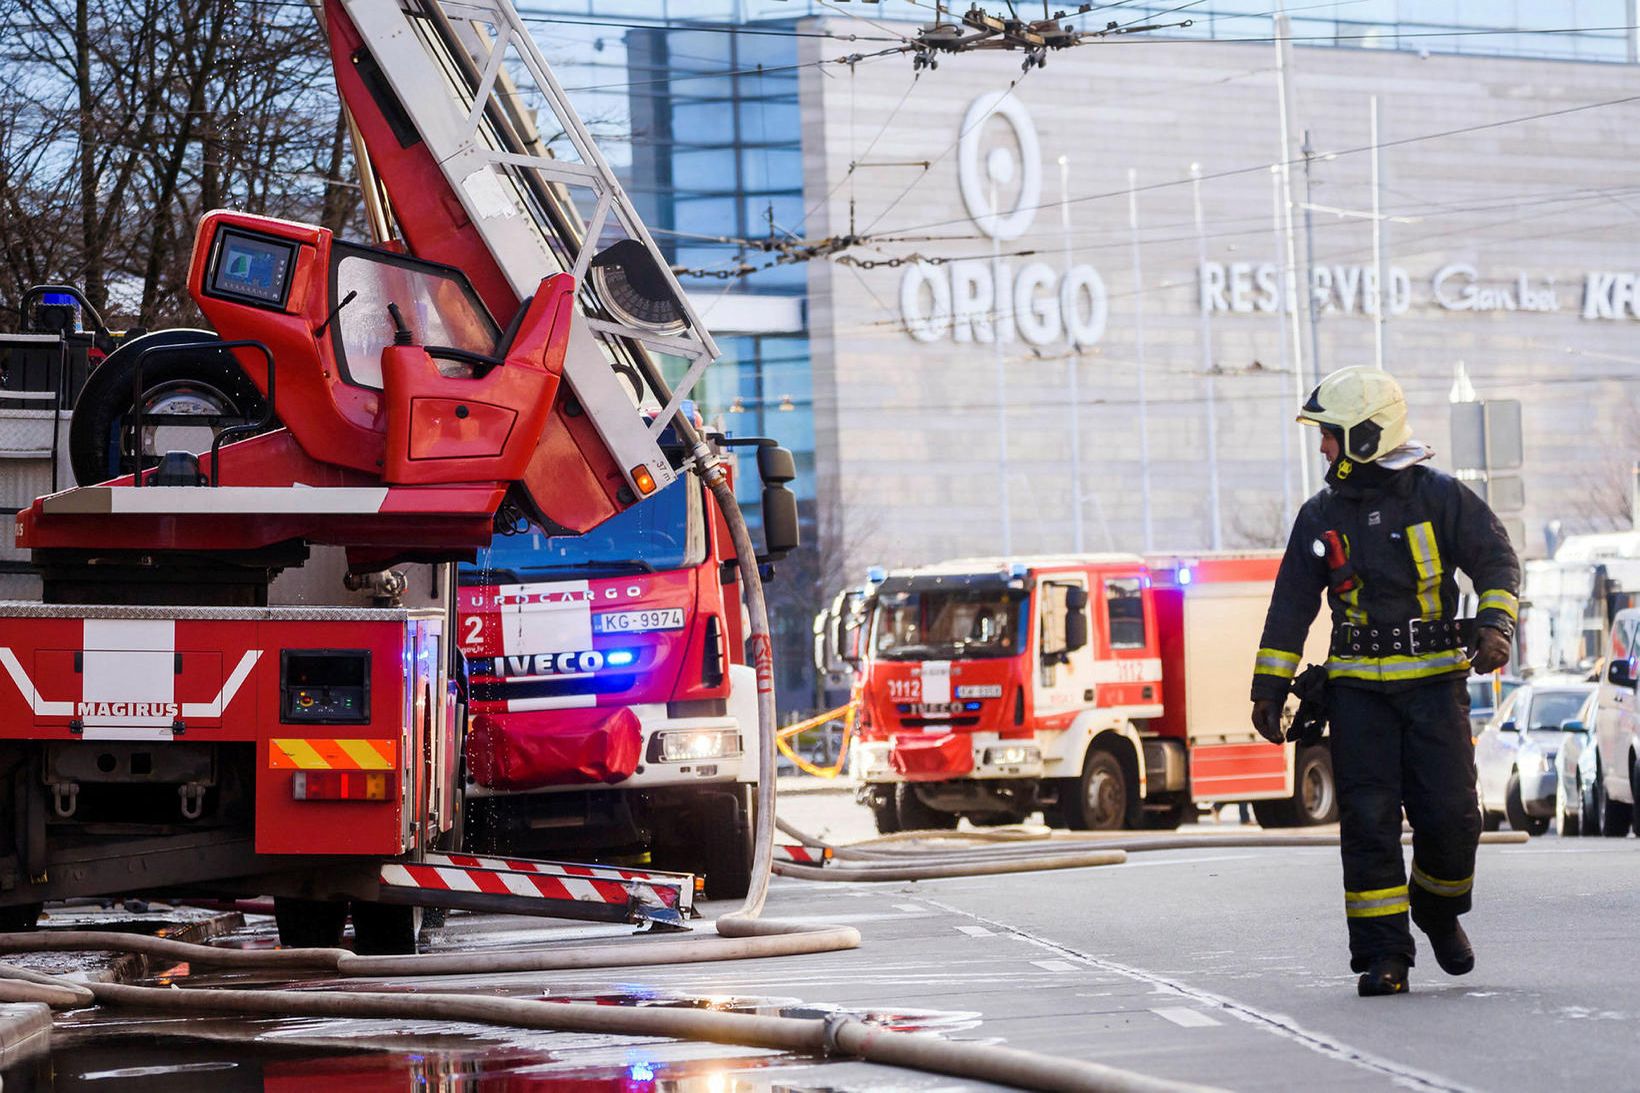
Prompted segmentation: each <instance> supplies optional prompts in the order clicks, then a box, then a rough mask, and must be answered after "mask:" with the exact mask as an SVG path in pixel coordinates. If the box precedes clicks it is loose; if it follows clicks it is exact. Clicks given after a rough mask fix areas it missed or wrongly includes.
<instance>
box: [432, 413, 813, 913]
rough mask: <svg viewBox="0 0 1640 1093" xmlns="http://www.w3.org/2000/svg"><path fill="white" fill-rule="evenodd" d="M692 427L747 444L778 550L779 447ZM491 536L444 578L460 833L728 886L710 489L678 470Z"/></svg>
mask: <svg viewBox="0 0 1640 1093" xmlns="http://www.w3.org/2000/svg"><path fill="white" fill-rule="evenodd" d="M708 435H709V436H710V438H711V441H712V443H713V444H714V445H716V446H720V447H722V446H728V447H729V449H730V450H735V449H741V448H746V447H750V448H752V449H753V450H755V452H756V466H757V469H758V472H759V477H760V478H761V479H762V482H763V493H762V523H763V533H764V540H765V552H764V553H762V554H760V555H759V556H758V561H759V562H760V563H769V562H772V561H774V560H775V559H778V558H780V557H783V556H784V555H785V554H786V553H787V552H788V551H790V550H791V549H793V548H794V547H795V546H796V545H797V526H798V525H797V504H796V499H795V497H794V496H793V495H792V493H791V491H790V490H789V489H787V488H786V486H785V483H786V482H787V481H789V480H790V479H791V478H792V477H793V476H794V473H795V471H794V468H793V463H792V457H791V453H790V452H788V451H787V450H786V449H784V448H781V447H778V446H777V445H775V443H774V442H773V441H769V440H764V439H761V438H737V439H732V440H731V439H728V438H725V437H723V436H722V435H719V434H708ZM661 439H662V447H663V449H667V450H671V449H672V448H673V446H674V445H675V444H676V443H677V438H676V436H675V434H673V433H671V432H668V433H664V434H662V438H661ZM679 455H680V456H681V452H680V453H679ZM508 532H509V533H508V534H503V535H497V536H496V538H495V540H494V542H492V543H491V545H490V547H489V549H487V550H485V551H483V552H481V553H480V555H479V559H478V561H477V563H476V564H473V565H470V566H464V567H462V572H461V585H462V587H461V591H460V602H461V644H462V650H463V652H465V653H466V654H467V658H468V662H469V666H470V671H471V684H470V687H471V713H472V729H471V732H470V734H469V736H468V738H467V776H468V787H467V824H466V837H467V842H468V845H469V846H473V847H475V848H480V849H501V848H504V849H506V850H508V851H509V852H512V853H523V854H534V853H538V852H546V851H547V850H549V849H550V850H551V852H553V853H563V852H567V851H569V850H574V851H575V852H577V853H592V854H596V855H600V856H614V855H625V854H636V853H641V852H644V851H650V852H651V860H652V862H653V864H655V865H657V866H660V867H663V868H668V869H680V870H683V871H686V872H692V873H699V874H704V877H705V884H706V893H707V894H708V895H709V896H711V897H713V898H716V899H722V898H739V897H740V896H743V895H745V893H746V886H747V884H748V883H749V881H750V879H751V867H752V791H753V787H754V786H755V784H756V782H757V774H758V771H757V749H756V748H755V747H754V746H752V744H753V743H754V741H755V740H756V733H757V706H756V691H755V687H756V679H755V676H754V673H753V672H752V669H751V668H750V667H748V666H747V665H746V657H745V628H744V625H743V622H742V617H741V614H742V607H741V601H740V594H739V582H738V578H737V570H736V565H735V559H734V553H735V552H734V546H733V544H732V542H731V541H730V537H729V528H728V525H727V524H726V523H725V521H724V517H723V512H722V510H721V509H720V508H719V506H718V503H717V500H716V498H715V497H713V495H712V493H711V491H710V490H708V489H706V488H705V487H704V486H703V485H702V484H701V483H700V482H699V481H698V480H697V479H695V478H693V477H689V478H686V479H684V480H680V481H678V482H675V483H673V484H672V485H671V486H668V487H666V488H665V489H662V490H660V491H658V492H657V493H656V494H655V495H654V496H653V497H651V498H649V499H648V500H646V501H644V502H642V503H641V504H638V505H636V506H634V507H632V508H631V509H628V510H627V511H626V512H624V513H621V514H620V515H619V516H615V517H612V518H611V519H609V520H607V521H605V522H604V523H603V524H601V525H600V526H599V527H597V528H596V529H594V530H593V531H591V532H588V533H586V534H584V535H576V536H572V535H554V534H550V533H548V532H546V531H544V530H542V529H539V528H533V527H524V528H510V529H508Z"/></svg>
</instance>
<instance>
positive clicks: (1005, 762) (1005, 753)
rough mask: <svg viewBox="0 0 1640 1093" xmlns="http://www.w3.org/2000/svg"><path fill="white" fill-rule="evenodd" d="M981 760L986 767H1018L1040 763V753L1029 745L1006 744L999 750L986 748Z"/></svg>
mask: <svg viewBox="0 0 1640 1093" xmlns="http://www.w3.org/2000/svg"><path fill="white" fill-rule="evenodd" d="M981 758H982V760H983V762H984V764H985V765H986V766H988V767H1018V766H1024V765H1025V764H1027V763H1040V762H1041V761H1042V751H1041V749H1039V748H1036V747H1034V746H1032V745H1029V744H1007V745H1004V746H1003V747H999V748H986V749H985V753H984V755H983V756H982V757H981Z"/></svg>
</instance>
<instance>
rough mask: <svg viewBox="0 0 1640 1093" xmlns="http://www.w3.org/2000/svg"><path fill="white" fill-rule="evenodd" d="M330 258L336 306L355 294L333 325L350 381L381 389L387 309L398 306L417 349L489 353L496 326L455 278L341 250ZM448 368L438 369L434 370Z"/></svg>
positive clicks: (389, 322)
mask: <svg viewBox="0 0 1640 1093" xmlns="http://www.w3.org/2000/svg"><path fill="white" fill-rule="evenodd" d="M336 253H338V254H340V255H341V257H340V259H339V260H338V261H337V263H336V299H337V300H338V301H340V300H345V299H347V294H348V293H349V292H357V293H358V295H357V296H355V297H354V298H353V300H352V302H350V303H349V304H348V305H347V306H346V307H344V308H342V309H341V311H340V312H339V313H338V314H337V315H336V319H335V321H334V322H333V323H332V325H333V326H334V327H335V328H336V335H335V337H336V341H335V343H334V344H335V345H336V348H337V353H338V357H339V362H340V364H341V366H342V369H343V371H344V372H345V374H346V375H347V378H348V380H349V381H350V382H352V383H354V384H357V385H358V386H361V387H374V388H378V389H379V388H380V387H381V385H382V350H383V349H385V348H387V347H388V346H389V345H392V344H393V334H394V329H393V319H392V316H391V315H390V314H389V313H388V310H387V305H388V304H390V303H392V304H397V305H398V307H399V311H400V312H401V313H402V314H403V315H404V321H405V322H406V323H407V324H409V327H410V330H411V333H412V334H413V335H414V336H415V341H416V343H417V344H418V345H449V346H454V347H455V348H457V349H465V350H468V351H469V352H473V353H492V352H494V351H495V343H496V338H497V336H498V334H499V332H498V331H497V329H496V326H495V322H494V320H492V319H491V318H490V313H489V312H488V311H485V310H484V305H483V304H482V303H480V302H479V299H478V296H477V294H475V293H474V292H473V289H472V286H471V285H469V284H468V283H467V279H466V278H465V277H463V276H461V275H460V274H459V273H456V272H455V271H453V270H447V269H443V268H440V267H438V266H428V265H422V264H421V263H418V262H415V261H414V260H411V259H404V258H397V257H392V256H388V255H385V254H380V253H377V252H373V251H367V250H364V249H362V248H360V249H355V248H352V247H346V246H345V245H341V244H338V245H337V247H336ZM333 306H334V305H333ZM449 363H451V362H439V364H440V368H441V369H442V368H443V367H444V365H446V364H449ZM459 367H461V368H463V369H465V368H466V366H459Z"/></svg>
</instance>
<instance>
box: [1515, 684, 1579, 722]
mask: <svg viewBox="0 0 1640 1093" xmlns="http://www.w3.org/2000/svg"><path fill="white" fill-rule="evenodd" d="M1587 695H1588V692H1586V691H1540V692H1538V693H1537V694H1535V695H1533V696H1532V710H1531V716H1530V718H1529V722H1530V724H1528V725H1522V726H1521V728H1523V729H1524V728H1532V729H1559V728H1560V723H1561V722H1562V721H1570V720H1572V719H1573V718H1574V717H1576V716H1577V711H1578V710H1579V709H1581V708H1582V706H1583V699H1584V698H1585V697H1587Z"/></svg>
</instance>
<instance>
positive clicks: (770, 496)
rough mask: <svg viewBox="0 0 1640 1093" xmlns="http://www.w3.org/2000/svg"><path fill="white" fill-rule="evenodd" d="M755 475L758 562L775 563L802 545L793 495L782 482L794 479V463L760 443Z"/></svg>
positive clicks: (787, 455) (774, 447)
mask: <svg viewBox="0 0 1640 1093" xmlns="http://www.w3.org/2000/svg"><path fill="white" fill-rule="evenodd" d="M757 476H758V478H760V479H762V480H763V553H762V554H759V555H758V556H757V560H758V561H760V562H769V561H776V560H778V559H781V558H784V557H785V556H786V555H788V554H790V553H791V552H792V551H794V550H796V549H797V548H798V546H799V545H801V543H802V541H803V540H802V534H801V532H800V531H799V528H798V519H797V495H796V494H794V493H792V491H791V490H789V489H787V488H786V483H787V482H790V481H791V480H792V479H794V478H796V477H797V460H795V459H793V458H792V453H791V452H790V451H789V450H787V449H785V448H782V447H780V446H779V445H777V444H770V443H767V442H765V443H763V444H760V445H758V449H757Z"/></svg>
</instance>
